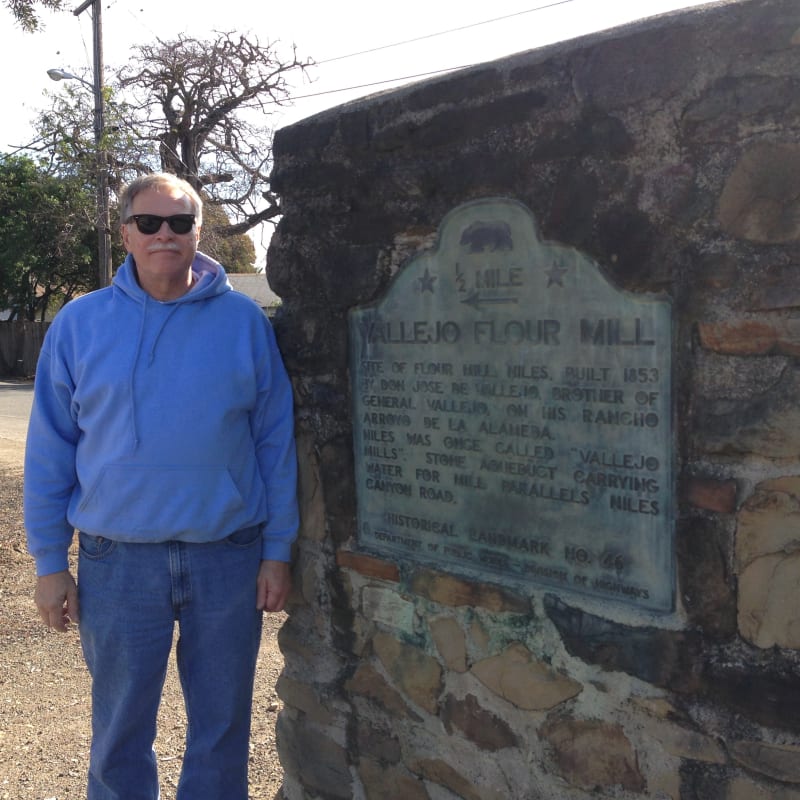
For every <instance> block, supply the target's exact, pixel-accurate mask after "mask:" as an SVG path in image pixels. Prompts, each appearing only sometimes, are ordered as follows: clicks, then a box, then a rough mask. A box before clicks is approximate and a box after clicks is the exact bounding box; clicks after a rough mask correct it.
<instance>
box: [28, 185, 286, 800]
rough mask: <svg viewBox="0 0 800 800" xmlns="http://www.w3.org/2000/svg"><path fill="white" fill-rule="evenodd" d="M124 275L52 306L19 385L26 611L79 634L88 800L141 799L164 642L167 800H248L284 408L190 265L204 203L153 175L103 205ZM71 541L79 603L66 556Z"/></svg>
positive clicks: (212, 290)
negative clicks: (113, 205)
mask: <svg viewBox="0 0 800 800" xmlns="http://www.w3.org/2000/svg"><path fill="white" fill-rule="evenodd" d="M120 212H121V214H120V216H121V219H122V223H123V224H122V239H123V242H124V244H125V248H126V250H127V251H128V257H127V259H126V260H125V262H124V263H123V265H122V266H121V267H120V269H119V270H118V272H117V274H116V276H115V279H114V282H113V285H112V286H110V287H108V288H106V289H101V290H100V291H97V292H92V293H91V294H89V295H86V296H85V297H82V298H79V299H77V300H74V301H72V302H71V303H69V304H68V305H67V306H66V307H65V308H64V309H63V310H62V311H61V312H60V313H59V314H58V316H57V317H56V319H55V320H54V322H53V324H52V325H51V327H50V329H49V331H48V334H47V337H46V339H45V343H44V346H43V348H42V353H41V357H40V360H39V366H38V369H37V373H36V387H35V396H34V405H33V411H32V413H31V420H30V427H29V433H28V441H27V448H26V458H25V524H26V529H27V533H28V546H29V549H30V551H31V554H32V555H33V557H34V559H35V561H36V568H37V576H38V578H37V586H36V593H35V602H36V605H37V607H38V609H39V614H40V616H41V618H42V619H43V620H44V622H45V623H46V624H47V625H49V626H50V627H52V628H54V629H56V630H58V631H64V630H66V629H67V626H68V625H69V623H70V622H78V620H79V619H80V623H79V626H78V628H79V632H80V637H81V645H82V647H83V652H84V656H85V659H86V662H87V665H88V668H89V671H90V673H91V676H92V732H93V737H92V751H91V757H90V766H89V780H88V798H89V800H112V798H113V800H145V799H146V800H156V798H158V796H159V793H158V778H157V773H156V759H155V754H154V753H153V750H152V744H153V740H154V738H155V732H156V714H157V709H158V704H159V701H160V698H161V690H162V686H163V682H164V676H165V672H166V668H167V661H168V657H169V653H170V649H171V643H172V636H173V627H174V623H175V621H177V623H178V626H179V639H178V643H177V661H178V670H179V674H180V678H181V685H182V688H183V693H184V698H185V702H186V710H187V719H188V729H187V737H186V751H185V755H184V762H183V769H182V773H181V780H180V784H179V787H178V795H177V796H178V798H179V799H180V800H247V757H248V743H249V734H250V715H251V704H252V691H253V676H254V671H255V664H256V656H257V653H258V647H259V642H260V634H261V621H262V611H279V610H281V609H283V607H284V604H285V602H286V598H287V594H288V592H289V588H290V578H289V564H288V562H289V559H290V549H291V545H292V542H293V541H294V538H295V536H296V531H297V524H298V523H297V503H296V494H295V490H296V470H297V468H296V461H295V448H294V438H293V411H292V392H291V386H290V384H289V381H288V378H287V376H286V372H285V370H284V367H283V364H282V362H281V359H280V355H279V353H278V350H277V347H276V344H275V338H274V335H273V332H272V329H271V327H270V325H269V322H268V320H267V319H266V317H265V316H264V314H263V313H262V312H261V310H260V309H259V308H258V307H257V306H256V304H255V303H253V302H252V301H251V300H250V299H249V298H247V297H245V296H243V295H241V294H238V293H237V292H234V291H232V290H231V286H230V283H229V282H228V280H227V277H226V275H225V271H224V269H223V268H222V267H221V266H220V265H219V264H217V263H216V262H215V261H213V260H212V259H210V258H208V257H207V256H205V255H203V254H202V253H198V252H197V243H198V239H199V235H200V226H201V224H202V203H201V200H200V197H199V196H198V195H197V193H196V192H195V191H194V189H193V188H192V187H191V186H190V185H189V184H188V183H186V182H184V181H182V180H179V179H178V178H176V177H175V176H172V175H167V174H157V175H147V176H144V177H141V178H137V179H136V180H134V181H133V182H132V183H131V184H130V185H129V186H127V187H126V189H125V191H124V192H123V194H122V196H121V198H120ZM74 529H77V530H78V531H79V540H80V542H79V543H80V548H79V561H78V582H77V586H76V583H75V581H74V580H73V576H72V575H71V574H70V572H69V569H68V561H67V550H68V548H69V545H70V542H71V540H72V537H73V533H74Z"/></svg>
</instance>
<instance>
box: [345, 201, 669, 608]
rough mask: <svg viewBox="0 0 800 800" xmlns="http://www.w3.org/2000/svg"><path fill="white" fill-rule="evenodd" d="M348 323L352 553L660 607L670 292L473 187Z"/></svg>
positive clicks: (665, 558)
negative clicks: (624, 284)
mask: <svg viewBox="0 0 800 800" xmlns="http://www.w3.org/2000/svg"><path fill="white" fill-rule="evenodd" d="M349 323H350V346H351V353H350V359H351V361H350V368H351V376H352V394H353V414H354V448H355V466H356V470H355V474H356V491H357V498H358V541H359V546H360V547H361V548H363V549H364V550H366V551H368V552H372V553H375V554H377V555H379V556H383V557H386V558H391V559H392V560H396V561H398V562H401V563H402V562H414V563H418V564H423V565H428V566H432V567H435V568H438V569H440V570H444V571H447V572H450V573H453V574H455V575H459V576H463V577H465V578H469V579H473V580H481V581H493V582H496V583H502V584H506V585H509V586H513V587H516V588H524V587H526V586H529V585H531V584H534V585H537V586H546V587H551V588H552V589H553V590H555V591H556V592H557V593H562V592H564V593H566V592H580V593H584V594H590V595H594V596H596V597H600V598H604V599H608V600H611V601H617V602H622V603H625V604H629V605H633V606H639V607H643V608H646V609H651V610H656V611H668V610H670V609H672V607H673V602H674V598H673V595H674V582H675V577H674V572H675V569H674V555H673V549H674V548H673V481H672V471H673V436H672V417H671V413H672V412H671V408H672V403H671V363H672V316H671V306H670V303H669V301H668V300H667V299H664V298H659V297H651V296H640V295H634V294H631V293H628V292H624V291H620V290H618V289H616V288H615V287H614V286H612V285H611V284H610V283H609V282H608V281H607V280H606V278H605V277H604V276H603V275H602V274H601V271H600V269H599V268H598V266H597V265H596V264H595V263H593V262H592V261H591V260H590V259H589V258H587V257H586V256H584V255H582V254H581V253H579V252H578V251H576V250H574V249H572V248H568V247H563V246H560V245H558V244H555V243H551V242H543V241H541V240H540V239H539V238H538V234H537V228H536V223H535V220H534V219H533V216H532V215H531V213H530V211H528V209H526V208H525V207H524V206H522V205H520V204H519V203H516V202H514V201H510V200H503V199H487V200H481V201H477V202H473V203H468V204H466V205H463V206H460V207H458V208H456V209H455V210H453V211H452V212H450V214H448V215H447V217H446V218H445V220H444V222H443V223H442V226H441V228H440V231H439V239H438V243H437V247H436V249H435V250H433V251H430V252H425V253H422V254H421V255H419V256H418V257H416V258H414V259H413V260H412V261H411V262H410V263H409V264H407V265H406V266H405V267H404V268H403V269H402V270H401V271H400V272H399V273H398V275H397V276H396V277H395V279H394V281H393V283H392V285H391V287H390V288H389V290H388V291H387V293H386V295H385V297H384V298H383V299H382V300H380V301H379V302H377V303H376V304H375V305H373V306H370V307H368V308H360V309H355V310H353V311H351V313H350V320H349Z"/></svg>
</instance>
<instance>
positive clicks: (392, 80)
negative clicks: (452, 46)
mask: <svg viewBox="0 0 800 800" xmlns="http://www.w3.org/2000/svg"><path fill="white" fill-rule="evenodd" d="M473 66H475V65H474V64H464V65H463V66H460V67H445V68H444V69H435V70H433V71H431V72H420V73H418V74H417V75H404V76H402V77H400V78H387V79H386V80H382V81H373V82H372V83H360V84H358V85H357V86H344V87H342V88H341V89H326V90H325V91H324V92H314V93H312V94H295V95H292V97H291V98H290V99H291V100H305V99H307V98H309V97H322V96H323V95H326V94H337V93H338V92H349V91H351V90H353V89H369V88H371V87H372V86H383V85H384V84H387V83H397V81H413V80H416V79H417V78H428V77H430V76H431V75H441V74H443V73H445V72H455V71H456V70H459V69H468V68H469V67H473Z"/></svg>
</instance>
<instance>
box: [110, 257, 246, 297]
mask: <svg viewBox="0 0 800 800" xmlns="http://www.w3.org/2000/svg"><path fill="white" fill-rule="evenodd" d="M192 275H193V276H194V278H195V281H196V283H195V285H194V286H193V287H192V288H191V289H190V290H189V291H188V292H186V294H183V295H181V296H180V297H177V298H175V299H174V300H164V301H160V300H154V299H153V298H152V297H150V295H148V294H147V292H145V291H144V290H143V289H142V287H141V286H139V281H138V279H137V277H136V262H135V261H134V260H133V256H132V255H131V254H130V253H129V254H128V257H127V258H126V259H125V261H123V262H122V266H121V267H120V268H119V269H118V270H117V274H116V275H115V276H114V281H113V286H114V288H115V289H119V290H120V291H122V292H124V293H125V294H126V295H127V296H128V297H130V298H131V299H132V300H134V301H135V302H137V303H141V304H146V303H147V301H148V300H149V301H150V302H157V303H158V302H163V303H164V304H165V305H168V304H171V303H173V304H182V303H194V302H197V301H198V300H206V299H208V298H209V297H213V296H216V295H220V294H224V293H225V292H230V291H231V289H232V288H233V287H232V286H231V283H230V281H229V280H228V276H227V275H226V274H225V269H224V268H223V266H222V264H220V263H219V262H218V261H215V260H214V259H213V258H211V257H210V256H207V255H206V254H205V253H200V252H198V253H196V254H195V257H194V260H193V261H192Z"/></svg>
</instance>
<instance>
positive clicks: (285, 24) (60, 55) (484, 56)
mask: <svg viewBox="0 0 800 800" xmlns="http://www.w3.org/2000/svg"><path fill="white" fill-rule="evenodd" d="M702 4H703V3H701V2H699V1H698V0H491V2H486V0H483V1H482V2H478V1H477V0H458V2H451V0H402V2H399V3H396V4H394V3H393V4H384V3H379V2H376V0H339V2H338V3H332V2H330V0H293V1H292V0H288V1H287V0H282V2H273V3H254V2H253V0H223V2H220V3H211V2H195V3H179V2H175V0H103V6H102V14H101V18H102V32H103V37H102V39H103V56H104V62H105V67H106V70H107V71H110V70H112V69H114V68H115V67H118V66H121V65H122V64H124V63H125V61H126V60H127V57H128V54H129V52H130V49H131V47H133V46H135V45H137V44H145V43H152V42H154V41H155V40H157V39H161V40H162V41H169V40H172V39H175V38H177V37H178V36H179V35H180V34H182V33H183V34H185V35H187V36H192V37H195V38H201V39H206V38H209V39H210V38H214V32H215V31H224V32H229V31H235V32H237V33H244V34H247V35H248V37H249V38H251V39H252V38H256V39H258V41H259V42H260V43H261V44H262V45H263V44H267V43H275V44H276V47H277V51H278V54H279V55H280V54H285V55H286V56H287V57H288V56H289V55H290V54H291V48H292V46H295V47H296V48H297V55H298V57H299V58H301V59H306V58H311V59H313V60H314V61H315V62H316V64H317V65H316V66H314V67H311V68H310V69H309V70H308V72H307V75H306V76H305V77H304V76H303V74H302V73H301V72H300V71H298V72H297V73H295V74H296V79H295V82H294V84H293V85H292V86H291V93H292V96H293V98H294V103H293V105H292V106H291V107H288V108H280V109H276V116H275V118H274V119H273V120H271V122H270V125H271V127H272V128H273V129H277V128H280V127H284V126H285V125H289V124H291V123H292V122H296V121H298V120H300V119H303V118H305V117H308V116H311V115H313V114H315V113H318V112H320V111H323V110H326V109H328V108H332V107H334V106H337V105H340V104H342V103H346V102H348V101H351V100H355V99H357V98H359V97H364V96H367V95H370V94H374V93H375V92H379V91H385V90H387V89H392V88H397V87H399V86H402V85H405V84H408V83H412V82H415V81H418V80H424V78H425V77H426V76H433V75H435V74H440V73H441V72H443V71H446V70H451V69H456V68H459V67H467V66H471V65H473V64H479V63H482V62H486V61H492V60H494V59H497V58H502V57H503V56H507V55H511V54H513V53H519V52H523V51H526V50H532V49H535V48H537V47H542V46H544V45H546V44H551V43H553V42H558V41H563V40H567V39H573V38H576V37H578V36H582V35H584V34H587V33H591V32H593V31H597V30H603V29H607V28H613V27H616V26H618V25H622V24H625V23H627V22H632V21H634V20H637V19H641V18H643V17H650V16H655V15H657V14H663V13H667V12H670V11H674V10H678V9H681V8H688V7H692V6H699V5H702ZM80 6H81V2H80V0H68V2H67V10H66V11H62V12H58V13H52V12H47V11H43V12H42V13H41V18H42V21H43V23H44V28H43V30H42V31H40V32H37V33H33V34H29V33H24V32H23V31H22V30H21V29H20V28H19V26H17V25H16V24H15V23H14V20H13V18H12V16H11V13H10V11H8V9H7V8H6V7H5V5H3V4H2V0H0V75H2V77H0V103H1V104H2V109H3V113H2V114H0V152H10V151H13V150H15V149H16V147H19V146H20V145H24V144H26V143H27V142H29V141H31V140H32V138H33V133H32V128H31V124H30V123H31V120H33V119H34V117H35V116H36V113H37V111H38V110H40V109H43V108H46V107H47V106H48V105H49V103H48V100H47V97H46V93H47V92H50V93H52V92H59V91H63V83H56V82H53V81H52V80H50V78H48V76H47V70H48V69H51V68H54V67H56V68H61V69H64V70H67V71H68V72H72V73H74V74H76V75H79V76H81V77H82V78H84V79H85V80H87V81H89V83H91V82H92V79H93V78H92V64H93V49H92V48H93V39H92V20H91V10H86V11H84V12H83V13H82V14H80V15H79V16H75V15H74V14H73V13H72V12H73V11H74V10H75V9H76V8H79V7H80ZM87 91H88V89H87Z"/></svg>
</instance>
